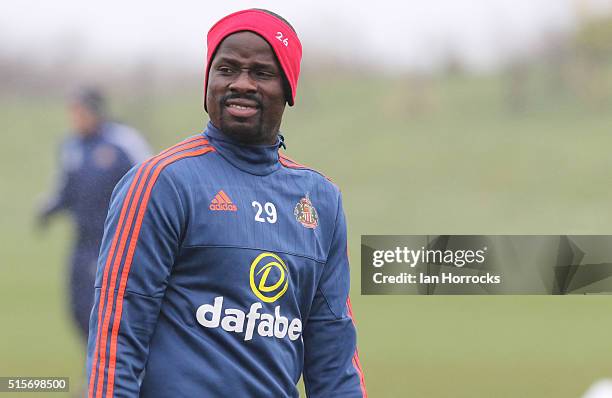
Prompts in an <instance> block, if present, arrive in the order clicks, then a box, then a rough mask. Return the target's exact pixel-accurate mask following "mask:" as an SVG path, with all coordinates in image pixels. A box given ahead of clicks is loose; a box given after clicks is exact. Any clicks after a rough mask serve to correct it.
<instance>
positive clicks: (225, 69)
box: [217, 66, 233, 73]
mask: <svg viewBox="0 0 612 398" xmlns="http://www.w3.org/2000/svg"><path fill="white" fill-rule="evenodd" d="M217 70H218V71H219V72H221V73H232V72H233V70H232V68H230V67H229V66H220V67H218V68H217Z"/></svg>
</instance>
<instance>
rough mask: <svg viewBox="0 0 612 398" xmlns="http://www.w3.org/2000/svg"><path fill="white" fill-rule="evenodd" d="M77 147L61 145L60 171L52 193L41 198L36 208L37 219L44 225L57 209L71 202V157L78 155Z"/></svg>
mask: <svg viewBox="0 0 612 398" xmlns="http://www.w3.org/2000/svg"><path fill="white" fill-rule="evenodd" d="M73 152H78V149H73V148H71V147H69V146H68V145H63V146H62V148H61V154H60V158H61V160H60V171H59V176H58V177H57V180H56V183H55V186H54V187H53V191H52V194H51V195H49V196H48V197H47V198H45V199H44V200H43V202H42V203H41V205H40V207H39V208H38V220H39V222H40V224H41V225H43V226H44V225H46V224H47V221H48V220H49V217H51V216H52V215H53V214H55V213H57V212H58V211H61V210H65V209H69V208H70V205H71V203H72V193H73V189H74V187H73V183H72V178H71V173H70V169H71V164H70V163H71V159H72V158H73V157H76V156H78V154H77V153H73Z"/></svg>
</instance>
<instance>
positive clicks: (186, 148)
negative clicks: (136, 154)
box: [143, 134, 215, 181]
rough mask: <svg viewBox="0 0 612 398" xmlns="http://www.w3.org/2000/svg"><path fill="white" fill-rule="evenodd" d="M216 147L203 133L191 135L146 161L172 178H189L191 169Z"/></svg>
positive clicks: (198, 165) (152, 167)
mask: <svg viewBox="0 0 612 398" xmlns="http://www.w3.org/2000/svg"><path fill="white" fill-rule="evenodd" d="M214 151H215V149H214V147H213V146H212V145H211V144H210V142H208V140H207V139H206V137H204V136H203V135H202V134H197V135H193V136H190V137H188V138H186V139H184V140H183V141H180V142H178V143H176V144H174V145H172V146H171V147H169V148H166V149H165V150H163V151H161V152H160V153H158V154H157V155H155V156H152V157H150V158H149V159H147V160H146V161H145V162H144V163H143V165H144V164H146V165H147V166H146V167H149V168H151V169H159V173H161V174H163V175H164V176H165V177H169V178H170V179H172V180H178V181H182V180H185V179H188V177H189V175H190V174H191V172H190V170H192V169H193V168H194V167H198V168H199V167H200V163H199V162H200V161H201V160H202V159H203V158H206V155H207V154H209V153H211V152H214Z"/></svg>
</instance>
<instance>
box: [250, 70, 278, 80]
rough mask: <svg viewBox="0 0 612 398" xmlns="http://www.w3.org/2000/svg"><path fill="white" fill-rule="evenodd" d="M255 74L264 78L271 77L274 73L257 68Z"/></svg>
mask: <svg viewBox="0 0 612 398" xmlns="http://www.w3.org/2000/svg"><path fill="white" fill-rule="evenodd" d="M255 74H256V75H257V76H258V77H261V78H264V79H271V78H273V77H274V76H275V75H274V73H272V72H270V71H266V70H258V71H256V72H255Z"/></svg>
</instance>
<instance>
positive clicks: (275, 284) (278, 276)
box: [249, 253, 289, 303]
mask: <svg viewBox="0 0 612 398" xmlns="http://www.w3.org/2000/svg"><path fill="white" fill-rule="evenodd" d="M270 274H272V276H270ZM288 274H289V269H288V268H287V265H285V262H284V261H283V260H282V259H281V258H280V257H279V256H277V255H276V254H274V253H261V254H260V255H259V256H257V257H256V258H255V260H253V262H252V263H251V271H250V275H249V281H250V283H251V290H252V291H253V293H255V296H257V298H258V299H260V300H261V301H264V302H266V303H273V302H275V301H276V300H278V299H279V298H280V297H281V296H282V295H283V294H285V292H286V291H287V287H288V286H289V275H288ZM257 281H259V283H258V282H257Z"/></svg>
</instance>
